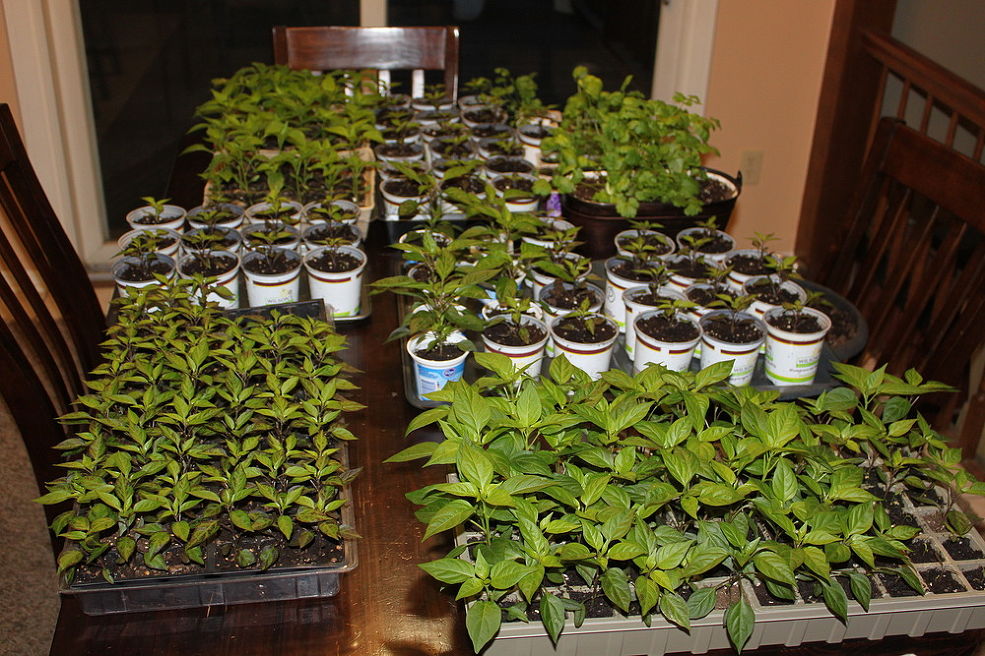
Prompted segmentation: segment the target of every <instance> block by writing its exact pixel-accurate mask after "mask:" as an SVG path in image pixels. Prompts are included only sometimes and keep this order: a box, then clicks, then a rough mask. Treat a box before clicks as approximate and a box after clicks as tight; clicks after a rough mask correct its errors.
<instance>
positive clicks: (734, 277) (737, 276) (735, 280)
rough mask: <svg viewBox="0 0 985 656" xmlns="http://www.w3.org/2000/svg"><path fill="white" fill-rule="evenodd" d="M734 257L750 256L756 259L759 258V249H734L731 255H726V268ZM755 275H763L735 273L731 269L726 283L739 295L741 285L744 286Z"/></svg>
mask: <svg viewBox="0 0 985 656" xmlns="http://www.w3.org/2000/svg"><path fill="white" fill-rule="evenodd" d="M736 255H751V256H753V257H757V258H758V257H759V249H756V248H739V249H736V250H734V251H732V252H731V253H729V254H728V257H727V258H726V260H725V265H726V266H730V262H729V260H731V259H732V258H733V257H735V256H736ZM757 275H763V274H755V273H742V272H741V271H736V270H735V269H732V270H731V271H729V272H728V282H729V285H730V286H731V287H732V289H734V290H735V291H737V292H740V293H741V292H742V285H744V284H745V283H746V281H747V280H749V279H750V278H755V277H756V276H757Z"/></svg>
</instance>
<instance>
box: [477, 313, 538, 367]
mask: <svg viewBox="0 0 985 656" xmlns="http://www.w3.org/2000/svg"><path fill="white" fill-rule="evenodd" d="M520 321H521V323H523V324H527V325H530V326H537V327H538V328H540V329H541V330H543V331H544V337H543V338H541V339H540V340H538V341H537V342H535V343H533V344H529V345H524V346H511V345H508V344H499V343H497V342H494V341H492V340H491V339H489V338H488V337H486V335H485V333H483V335H482V343H483V345H484V346H485V349H486V351H487V352H489V353H499V354H501V355H505V356H506V357H508V358H509V359H510V362H512V363H513V368H514V369H516V370H520V369H523V370H524V371H525V372H526V374H527V375H528V376H530V377H531V378H536V377H537V376H539V375H540V369H541V365H542V364H543V361H544V353H545V351H546V348H547V340H548V339H549V338H550V333H549V332H548V329H547V324H545V323H544V322H543V321H540V320H539V319H535V318H534V317H531V316H526V315H524V316H522V317H521V318H520Z"/></svg>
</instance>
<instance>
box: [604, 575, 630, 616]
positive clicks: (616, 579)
mask: <svg viewBox="0 0 985 656" xmlns="http://www.w3.org/2000/svg"><path fill="white" fill-rule="evenodd" d="M599 581H600V582H601V583H602V592H604V593H605V596H606V597H608V598H609V601H611V602H612V603H613V604H615V606H616V608H619V609H621V610H622V611H623V612H625V613H628V612H629V604H630V603H632V601H633V594H632V592H631V591H630V589H629V578H628V577H627V576H626V572H624V571H623V570H622V569H620V568H619V567H610V568H609V569H607V570H605V571H604V572H602V576H601V577H599Z"/></svg>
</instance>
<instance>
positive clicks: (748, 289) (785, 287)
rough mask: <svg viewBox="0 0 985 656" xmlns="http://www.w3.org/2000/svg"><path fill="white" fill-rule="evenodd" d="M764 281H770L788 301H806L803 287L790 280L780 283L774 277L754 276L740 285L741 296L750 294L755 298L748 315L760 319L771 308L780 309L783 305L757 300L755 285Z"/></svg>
mask: <svg viewBox="0 0 985 656" xmlns="http://www.w3.org/2000/svg"><path fill="white" fill-rule="evenodd" d="M765 281H772V282H773V283H774V284H775V285H776V288H777V289H778V290H779V293H780V294H785V295H787V296H789V297H790V298H789V300H790V301H800V302H804V301H806V300H807V292H806V291H804V288H803V287H801V286H800V285H798V284H797V283H795V282H793V281H792V280H784V281H782V282H781V281H778V280H777V279H776V278H775V277H774V276H755V277H753V278H750V279H748V280H746V282H745V283H743V285H742V293H743V294H751V295H753V296H756V300H754V301H753V302H752V305H750V306H749V312H750V314H754V315H756V316H757V317H759V318H762V317H763V316H764V315H765V314H766V313H767V312H769V311H770V310H772V309H773V308H776V307H780V306H781V305H782V304H783V301H781V302H779V303H771V302H769V301H767V300H761V299H760V298H759V296H758V295H757V294H756V291H755V290H756V287H757V285H761V284H764V282H765Z"/></svg>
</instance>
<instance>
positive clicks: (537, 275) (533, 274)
mask: <svg viewBox="0 0 985 656" xmlns="http://www.w3.org/2000/svg"><path fill="white" fill-rule="evenodd" d="M564 257H565V258H566V259H569V260H582V259H585V258H584V256H583V255H579V254H578V253H565V254H564ZM586 275H587V274H586ZM555 280H557V278H555V277H554V276H552V275H550V274H548V273H544V272H543V271H539V270H538V269H536V268H531V269H530V287H531V292H532V295H533V297H534V298H536V299H540V293H541V291H542V290H543V289H544V287H546V286H547V285H549V284H551V283H552V282H554V281H555Z"/></svg>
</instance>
